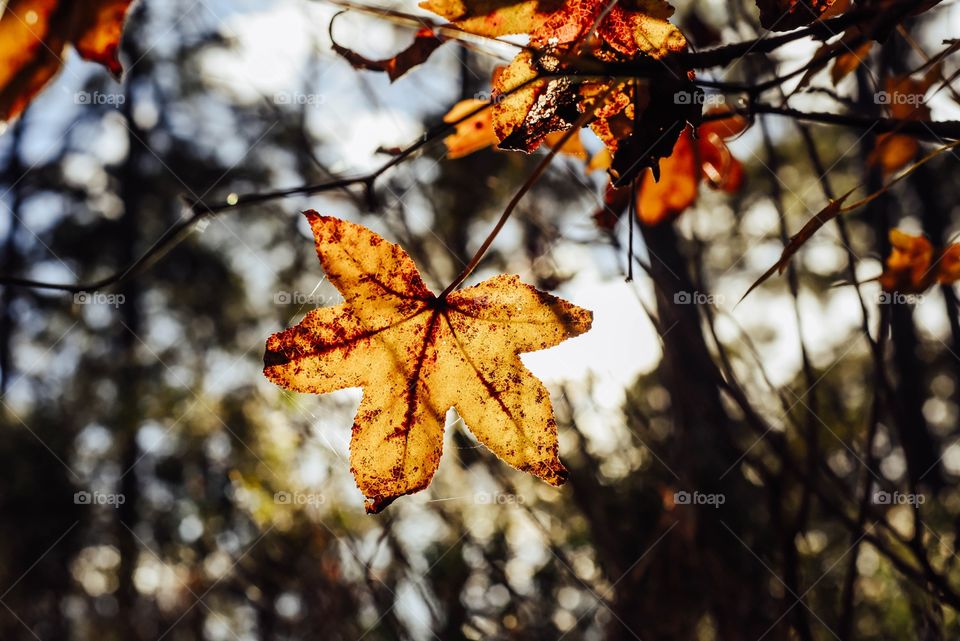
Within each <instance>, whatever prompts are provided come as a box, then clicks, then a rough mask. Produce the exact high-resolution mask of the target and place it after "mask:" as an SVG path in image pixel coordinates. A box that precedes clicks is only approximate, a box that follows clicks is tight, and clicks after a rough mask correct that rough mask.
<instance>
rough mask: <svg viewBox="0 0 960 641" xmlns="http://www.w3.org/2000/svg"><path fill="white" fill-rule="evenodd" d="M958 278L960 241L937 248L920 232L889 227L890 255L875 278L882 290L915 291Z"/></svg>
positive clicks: (959, 273) (959, 277)
mask: <svg viewBox="0 0 960 641" xmlns="http://www.w3.org/2000/svg"><path fill="white" fill-rule="evenodd" d="M958 279H960V245H956V244H954V245H950V246H949V247H947V248H946V249H944V250H943V251H942V252H937V251H936V250H935V249H934V247H933V244H932V243H931V242H930V241H929V240H927V239H926V238H925V237H923V236H913V235H911V234H908V233H906V232H903V231H900V230H899V229H891V230H890V255H889V256H887V260H886V264H885V266H884V270H883V273H882V274H881V275H880V278H879V280H880V286H881V287H883V289H884V291H887V292H899V293H901V294H919V293H921V292H923V291H925V290H926V289H927V288H929V287H930V286H931V285H933V284H934V283H953V282H956V281H957V280H958Z"/></svg>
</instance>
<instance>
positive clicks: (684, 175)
mask: <svg viewBox="0 0 960 641" xmlns="http://www.w3.org/2000/svg"><path fill="white" fill-rule="evenodd" d="M708 113H711V112H708ZM712 113H716V112H715V111H714V112H712ZM746 126H747V120H746V119H745V118H743V117H742V116H739V115H735V114H731V115H730V117H728V118H720V119H713V120H708V121H706V122H704V123H702V124H701V125H700V126H699V127H698V128H697V140H696V141H694V140H693V135H692V133H691V132H692V131H693V129H692V128H691V127H687V129H685V130H684V132H683V133H682V134H681V135H680V137H679V138H678V139H677V142H676V144H675V145H674V147H673V152H672V153H671V154H670V156H668V157H667V158H665V159H663V160H662V161H661V162H660V180H655V179H654V176H653V171H652V170H649V169H648V170H647V171H646V172H645V173H644V176H643V182H642V183H641V185H640V194H639V196H638V199H637V215H638V216H639V217H640V220H641V221H642V222H643V223H644V224H645V225H659V224H660V223H662V222H663V221H665V220H669V219H671V218H673V217H675V216H678V215H680V214H681V213H683V212H684V211H685V210H686V209H687V208H688V207H690V206H691V205H693V203H694V202H696V200H697V192H698V185H699V183H700V180H701V178H702V179H704V180H706V181H707V184H708V185H710V187H712V188H714V189H721V190H723V191H726V192H735V191H737V190H739V189H740V187H741V185H742V184H743V165H741V164H740V161H738V160H737V159H736V158H734V157H733V156H732V155H731V153H730V150H729V148H727V145H726V143H725V142H724V139H725V138H731V137H733V136H736V135H737V134H739V133H740V132H742V131H743V130H744V129H745V128H746Z"/></svg>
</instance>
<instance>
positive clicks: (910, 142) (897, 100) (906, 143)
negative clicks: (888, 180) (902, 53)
mask: <svg viewBox="0 0 960 641" xmlns="http://www.w3.org/2000/svg"><path fill="white" fill-rule="evenodd" d="M940 74H941V68H940V66H939V65H934V66H932V67H930V69H928V70H927V73H926V74H924V75H923V76H922V77H920V78H914V77H911V76H898V77H893V78H887V79H886V82H885V83H884V87H885V89H886V91H883V92H881V93H878V94H877V100H879V101H880V102H881V104H884V105H885V106H886V107H887V108H888V109H889V111H890V115H891V116H893V117H894V118H896V119H898V120H929V119H930V107H929V106H928V105H927V104H926V100H925V95H926V93H927V91H928V90H929V89H930V87H931V86H933V83H934V82H936V80H937V78H939V77H940ZM919 151H920V143H919V142H918V141H917V139H916V138H915V137H913V136H910V135H907V134H901V133H897V132H896V131H892V132H888V133H882V134H879V135H878V136H877V142H876V147H874V148H873V149H872V150H871V151H870V155H869V156H868V157H867V162H868V163H869V164H870V165H873V166H876V167H880V168H881V169H882V170H883V173H884V174H892V173H895V172H897V171H899V170H900V169H903V168H904V167H905V166H906V165H907V164H909V163H910V162H911V161H912V160H913V159H914V158H916V156H917V154H918V153H919Z"/></svg>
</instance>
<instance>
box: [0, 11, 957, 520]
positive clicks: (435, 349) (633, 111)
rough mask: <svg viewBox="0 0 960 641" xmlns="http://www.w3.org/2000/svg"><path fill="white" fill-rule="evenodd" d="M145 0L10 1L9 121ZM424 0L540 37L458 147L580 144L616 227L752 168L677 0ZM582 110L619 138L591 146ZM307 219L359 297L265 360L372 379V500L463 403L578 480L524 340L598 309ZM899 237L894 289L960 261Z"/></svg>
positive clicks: (777, 18) (358, 459)
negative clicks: (527, 361) (604, 181)
mask: <svg viewBox="0 0 960 641" xmlns="http://www.w3.org/2000/svg"><path fill="white" fill-rule="evenodd" d="M131 2H132V0H85V1H83V2H80V1H73V2H71V1H69V0H8V2H7V3H6V4H5V6H3V8H2V9H0V10H2V12H3V13H2V14H0V122H5V121H9V120H11V119H13V118H15V117H17V116H18V115H19V114H20V113H21V112H22V111H23V110H24V109H25V107H26V105H27V104H28V103H29V102H30V100H32V99H33V98H34V97H35V96H36V95H37V94H38V93H39V92H40V91H41V90H42V89H43V87H44V86H45V85H46V84H47V83H48V82H49V81H50V80H51V79H52V78H53V77H54V76H55V75H56V73H57V72H58V70H59V69H60V68H61V67H62V65H63V57H64V55H65V54H66V53H67V51H68V49H69V48H71V47H72V48H73V49H75V50H76V51H77V52H79V54H80V55H81V56H82V57H84V58H86V59H88V60H92V61H96V62H99V63H100V64H103V65H104V66H106V67H107V68H108V69H109V70H110V71H111V72H112V73H113V74H114V75H118V74H119V73H120V71H121V65H120V62H119V59H118V56H117V52H118V48H119V43H120V38H121V35H122V29H123V24H124V20H125V17H126V14H127V13H128V10H129V7H130V4H131ZM758 5H759V7H760V9H761V23H762V24H763V25H764V26H765V27H767V28H770V29H788V28H793V27H796V26H799V25H801V24H808V23H809V22H811V21H812V20H814V19H817V18H818V17H824V16H827V15H829V14H831V13H834V14H835V13H837V12H841V11H843V10H844V7H845V6H846V0H836V2H835V1H834V0H758ZM421 6H422V7H423V8H425V9H427V10H429V11H432V12H434V13H435V14H437V15H440V16H442V17H443V18H444V19H446V20H448V21H450V23H451V24H452V25H453V27H455V28H458V29H461V30H463V31H465V32H469V33H471V34H475V35H479V36H485V37H493V38H495V37H500V36H506V35H517V34H524V35H527V36H529V45H528V46H525V47H522V48H521V50H520V52H519V53H518V54H517V56H516V58H514V60H513V61H512V62H511V63H510V64H508V65H506V66H503V67H500V68H498V69H497V70H496V71H495V73H494V75H493V79H492V87H493V92H492V100H491V101H481V100H467V101H463V102H461V103H459V104H457V105H455V106H454V107H453V109H452V110H451V111H450V112H449V113H448V114H447V115H446V117H445V120H446V121H447V122H448V123H449V124H450V125H451V127H452V128H453V133H452V134H451V135H449V136H448V137H447V138H446V145H447V148H448V156H449V157H450V158H459V157H463V156H466V155H468V154H471V153H473V152H476V151H479V150H481V149H485V148H488V147H496V148H498V149H502V150H519V151H524V152H528V153H529V152H533V151H535V150H537V149H538V148H539V147H540V146H541V145H547V146H549V147H550V148H552V149H555V150H556V151H557V152H558V153H563V154H566V155H569V156H571V157H574V158H577V159H580V160H582V161H583V162H584V163H585V164H586V169H587V170H591V171H592V170H606V171H607V172H608V174H609V176H610V183H609V186H608V188H607V193H606V198H605V200H606V203H607V209H606V212H607V213H610V212H612V213H613V215H612V216H607V215H600V216H598V217H597V222H598V224H601V225H604V226H612V225H614V224H615V223H616V220H617V217H618V216H619V215H620V213H622V212H623V211H624V210H626V209H628V208H630V205H633V208H635V210H636V212H637V215H638V216H639V218H640V220H641V221H642V222H643V223H644V224H647V225H658V224H664V223H666V222H668V221H670V220H672V219H674V218H675V217H676V216H678V215H680V214H681V213H682V212H683V211H685V210H686V209H687V208H689V207H690V206H691V205H692V204H693V203H694V202H695V201H696V199H697V196H698V193H699V189H700V185H701V183H706V184H707V185H708V186H709V187H710V188H712V189H717V190H721V191H724V192H729V193H732V192H736V191H738V190H739V189H740V188H741V186H742V184H743V180H744V169H743V166H742V164H741V163H740V162H739V161H738V160H737V159H736V158H734V156H733V155H732V154H731V152H730V149H729V148H728V147H727V142H728V141H729V140H731V139H732V138H734V137H736V136H738V135H739V134H740V133H741V132H742V131H744V129H746V127H747V126H748V124H749V123H748V121H747V119H746V118H744V117H743V116H741V115H738V114H737V113H735V112H734V111H733V110H723V109H715V110H708V111H707V112H706V113H701V104H702V102H703V101H702V100H701V98H702V93H701V90H700V89H698V88H697V86H696V85H695V84H694V82H693V74H692V72H690V71H687V70H684V69H681V68H680V67H679V65H678V64H676V62H675V59H674V56H673V55H672V54H677V53H680V52H683V51H685V50H686V49H687V42H686V39H685V37H684V36H683V34H682V33H681V32H680V30H679V29H678V28H677V27H676V26H675V25H673V24H672V23H671V22H670V21H669V18H670V16H671V15H672V13H673V9H672V7H671V6H670V5H669V4H667V2H666V1H665V0H634V1H629V2H628V1H625V0H624V1H621V2H618V3H613V4H612V5H611V3H609V2H607V1H606V0H569V1H566V2H563V1H558V0H513V1H509V0H507V1H500V0H498V1H493V2H491V1H489V0H425V1H424V2H423V3H422V4H421ZM861 35H862V34H859V33H858V32H857V30H856V28H851V29H850V30H848V32H846V33H845V34H844V35H843V37H842V39H841V41H840V43H833V44H830V45H825V49H824V50H827V51H829V47H836V46H840V45H841V44H842V45H845V46H848V47H850V46H853V47H855V48H853V49H852V50H851V51H850V52H848V53H845V54H844V55H841V56H838V57H837V59H836V61H835V63H834V68H833V77H834V80H835V81H839V80H840V79H841V78H842V77H843V76H844V75H845V74H847V73H849V72H850V71H851V70H852V69H854V68H855V67H856V65H857V64H859V61H860V57H862V56H863V55H866V53H867V51H868V49H869V46H870V45H869V41H866V42H861V41H862V40H863V38H862V37H861ZM445 40H446V38H445V37H442V36H439V35H437V34H436V33H434V30H433V29H429V28H425V29H421V30H420V31H418V33H417V34H416V36H415V39H414V42H413V44H412V45H411V46H410V47H408V48H407V49H405V50H404V51H402V52H401V53H400V54H398V55H397V56H394V57H392V58H389V59H386V60H371V59H369V58H366V57H364V56H362V55H359V54H357V53H355V52H353V51H351V50H349V49H346V48H344V47H341V46H339V45H338V44H334V49H335V50H336V51H337V53H338V54H340V55H342V56H344V57H345V58H346V59H347V60H349V61H350V63H351V64H353V65H354V66H355V67H358V68H362V69H370V70H377V71H382V72H385V73H387V74H388V75H389V77H390V78H391V80H393V79H396V78H398V77H400V76H401V75H403V73H405V72H406V71H407V70H408V69H410V68H412V67H413V66H416V65H418V64H421V63H423V62H425V61H426V60H427V59H428V58H429V56H430V55H431V53H432V52H433V51H434V50H436V49H437V48H438V47H439V46H441V45H442V44H443V43H444V42H445ZM824 50H821V51H824ZM818 55H819V54H818ZM637 61H642V62H646V63H656V64H648V66H647V67H646V71H645V73H644V74H643V78H642V79H640V78H630V77H629V74H627V75H625V76H624V77H625V78H626V79H622V77H620V76H610V75H609V74H606V73H604V70H605V69H606V66H607V65H614V66H616V65H621V66H623V65H629V64H631V63H635V62H637ZM939 76H940V73H939V70H938V69H936V68H931V69H930V70H928V72H927V73H926V74H925V75H924V77H923V78H921V79H915V78H912V77H903V78H895V79H889V80H887V82H886V89H887V93H888V95H890V96H892V97H893V98H892V99H891V100H889V102H888V107H889V110H890V113H891V115H892V116H893V117H895V118H898V119H902V120H923V119H927V118H929V112H928V111H927V110H926V107H925V106H923V100H922V99H923V96H924V95H925V93H926V92H927V90H928V89H929V88H930V87H931V86H932V84H933V82H934V80H935V79H936V78H938V77H939ZM678 96H683V97H685V99H682V100H681V99H678ZM903 97H906V98H905V99H904V98H903ZM580 127H589V128H590V129H591V130H592V131H593V133H594V134H596V136H597V137H598V138H599V139H600V140H601V141H602V142H603V145H604V149H603V150H602V151H600V152H598V153H597V154H594V155H593V157H590V156H589V154H588V153H587V151H586V148H585V146H584V144H583V141H582V140H581V138H580V137H579V131H577V129H579V128H580ZM917 153H918V145H917V141H916V139H914V138H912V137H910V136H907V135H904V134H900V133H898V132H896V131H893V132H890V133H886V134H883V135H882V136H880V137H879V142H878V145H877V147H876V149H875V150H874V153H873V155H872V156H871V159H870V162H872V163H874V164H875V165H876V166H878V167H880V168H882V170H883V171H884V172H885V173H893V172H896V171H898V170H900V169H902V168H903V167H905V166H906V165H907V164H908V163H909V162H910V161H912V160H913V159H914V158H915V157H916V155H917ZM634 198H635V200H634ZM631 201H632V202H631ZM841 205H842V200H841V201H835V202H833V203H831V205H830V207H828V210H829V211H828V215H824V216H818V217H817V219H815V220H814V221H811V223H808V225H807V226H805V228H804V230H801V233H799V234H798V235H797V236H795V238H794V239H793V240H792V241H791V244H790V245H789V246H788V247H787V248H785V251H784V257H783V258H782V260H781V262H780V263H778V265H775V266H774V268H773V269H774V270H775V269H777V268H778V267H779V268H781V269H782V266H783V264H784V262H785V261H786V260H789V258H790V256H792V255H793V254H794V253H795V252H796V250H797V248H798V247H799V245H800V244H802V242H804V241H805V239H806V238H809V236H810V235H812V233H813V232H815V231H816V230H817V229H819V227H820V226H822V224H823V223H825V221H826V220H828V219H829V218H830V217H832V216H836V215H839V214H840V213H841ZM618 212H619V213H618ZM307 219H308V221H309V223H310V227H311V229H312V231H313V234H314V238H315V242H316V248H317V254H318V256H319V258H320V262H321V263H322V265H323V268H324V271H325V273H326V275H327V277H328V279H329V280H330V282H331V283H333V284H334V285H335V286H336V287H337V289H338V290H339V291H340V292H341V293H342V294H343V296H344V302H343V304H341V305H338V306H335V307H327V308H320V309H315V310H313V311H311V312H310V313H309V314H307V316H306V317H305V318H304V319H303V321H302V322H301V323H299V324H298V325H296V326H294V327H291V328H289V329H287V330H285V331H283V332H280V333H278V334H275V335H274V336H272V337H271V338H270V339H269V340H268V341H267V345H266V352H265V357H264V364H265V368H264V373H265V375H266V376H267V378H268V379H270V380H271V381H273V382H275V383H276V384H278V385H280V386H283V387H285V388H287V389H290V390H295V391H299V392H312V393H317V394H321V393H327V392H332V391H334V390H338V389H343V388H348V387H362V388H363V389H364V394H363V400H362V401H361V404H360V407H359V409H358V411H357V415H356V418H355V422H354V426H353V433H352V438H351V445H350V459H351V467H352V471H353V474H354V476H355V478H356V481H357V485H358V486H359V488H360V489H361V490H362V491H363V493H364V495H365V496H366V497H367V500H368V502H367V509H368V511H371V512H377V511H380V510H382V509H383V508H384V507H386V506H387V505H389V504H390V503H391V502H392V501H393V500H395V499H396V498H397V497H399V496H402V495H404V494H410V493H413V492H416V491H419V490H421V489H423V488H424V487H426V486H427V485H428V484H429V483H430V480H431V479H432V477H433V475H434V472H435V471H436V469H437V467H438V464H439V460H440V454H441V447H442V442H443V430H444V425H445V421H446V414H447V412H448V410H449V409H450V408H456V410H457V412H458V413H459V415H460V417H461V418H462V419H463V420H464V422H465V424H466V425H467V426H468V427H469V429H470V430H471V432H472V433H473V434H474V435H475V436H476V437H477V438H478V439H479V440H480V441H481V442H482V443H484V444H485V445H486V446H487V447H488V448H489V449H490V450H492V451H493V452H494V453H496V454H497V456H499V457H500V458H501V459H503V460H504V461H506V462H507V463H509V464H510V465H512V466H514V467H516V468H517V469H520V470H524V471H527V472H529V473H531V474H533V475H535V476H537V477H539V478H541V479H543V480H544V481H546V482H548V483H550V484H553V485H559V484H561V483H563V481H564V479H565V478H566V470H565V469H564V467H563V465H562V464H561V463H560V459H559V455H558V444H557V427H556V422H555V419H554V415H553V410H552V407H551V403H550V397H549V394H548V393H547V391H546V389H545V388H544V386H543V384H542V383H541V382H540V381H539V380H538V379H537V378H536V377H534V376H533V375H532V374H531V373H530V372H529V371H527V369H526V368H525V367H524V366H523V364H522V363H521V361H520V359H519V356H518V355H519V354H521V353H525V352H530V351H535V350H539V349H546V348H549V347H552V346H554V345H556V344H558V343H560V342H562V341H564V340H566V339H567V338H571V337H573V336H576V335H579V334H582V333H583V332H585V331H587V330H588V329H589V328H590V325H591V322H592V315H591V313H590V312H589V311H587V310H584V309H581V308H579V307H577V306H575V305H572V304H571V303H568V302H566V301H564V300H561V299H559V298H556V297H554V296H551V295H550V294H547V293H544V292H541V291H538V290H536V289H535V288H533V287H531V286H529V285H526V284H524V283H522V282H520V280H519V279H518V278H517V277H516V276H497V277H494V278H491V279H489V280H486V281H484V282H483V283H480V284H479V285H476V286H473V287H469V288H466V289H463V290H459V291H453V292H451V293H449V294H446V295H442V296H439V297H438V296H435V295H434V294H433V293H432V292H431V291H430V290H429V289H427V287H426V285H425V284H424V283H423V280H422V279H421V277H420V274H419V272H418V270H417V268H416V266H415V265H414V263H413V261H412V260H411V259H410V257H409V256H408V255H407V254H406V253H405V252H404V251H403V250H402V249H401V248H400V247H398V246H397V245H394V244H391V243H389V242H387V241H386V240H384V239H383V238H381V237H380V236H378V235H376V234H375V233H373V232H372V231H370V230H369V229H366V228H364V227H361V226H359V225H355V224H352V223H348V222H346V221H343V220H339V219H337V218H332V217H326V216H320V215H318V214H316V213H315V212H312V211H311V212H307ZM890 241H891V245H892V251H891V254H890V256H889V257H888V259H887V262H886V268H885V269H884V271H883V274H882V275H881V276H880V277H879V281H880V283H881V285H882V287H883V288H884V289H886V290H888V291H901V292H904V293H916V292H920V291H923V290H925V289H926V288H928V287H930V286H931V285H933V284H934V283H938V282H939V283H950V282H954V281H956V280H957V279H958V278H960V245H951V246H949V247H947V248H946V249H944V250H942V251H937V250H935V249H934V248H933V246H932V245H931V243H930V242H929V241H928V240H926V239H925V238H923V237H917V236H910V235H908V234H905V233H903V232H900V231H897V230H895V231H893V232H892V233H891V237H890ZM768 274H769V273H768ZM764 278H766V276H765V277H764Z"/></svg>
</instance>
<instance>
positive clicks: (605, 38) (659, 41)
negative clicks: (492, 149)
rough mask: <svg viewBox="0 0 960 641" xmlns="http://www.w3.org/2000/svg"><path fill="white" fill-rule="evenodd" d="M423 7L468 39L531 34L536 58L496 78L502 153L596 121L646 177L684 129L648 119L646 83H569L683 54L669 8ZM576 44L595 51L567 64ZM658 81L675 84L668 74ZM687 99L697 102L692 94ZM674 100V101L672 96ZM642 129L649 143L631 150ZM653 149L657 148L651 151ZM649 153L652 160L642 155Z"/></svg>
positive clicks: (522, 59)
mask: <svg viewBox="0 0 960 641" xmlns="http://www.w3.org/2000/svg"><path fill="white" fill-rule="evenodd" d="M420 6H421V7H423V8H425V9H428V10H430V11H433V12H435V13H438V14H439V15H441V16H444V17H445V18H447V19H449V20H451V21H453V23H454V24H455V25H456V26H458V27H460V28H461V29H463V30H465V31H468V32H470V33H474V34H478V35H483V36H489V37H496V36H502V35H508V34H529V36H530V44H531V49H527V50H524V51H522V52H521V53H520V54H519V55H518V56H517V57H516V58H515V59H514V60H513V62H512V63H510V65H508V66H506V67H503V68H500V69H498V70H497V72H496V73H495V75H494V81H493V88H494V98H495V103H496V104H495V105H494V110H493V126H494V131H495V132H496V134H497V137H498V138H499V140H500V145H499V146H500V148H501V149H514V150H520V151H525V152H531V151H533V150H535V149H536V148H537V147H539V146H540V144H541V143H542V142H543V141H544V140H545V139H546V138H547V136H548V135H550V134H553V133H555V132H562V131H566V130H568V129H569V128H570V127H571V126H573V124H574V123H575V122H576V121H577V120H578V119H579V118H580V116H581V115H582V114H584V113H590V114H592V116H591V121H590V122H589V123H588V124H589V125H590V126H591V127H592V128H593V129H594V131H595V132H596V133H597V134H598V135H599V136H600V138H601V139H602V140H603V141H604V143H605V144H606V145H607V147H608V148H609V149H610V151H611V154H615V153H616V151H617V149H618V148H619V146H620V143H621V142H624V143H626V147H627V148H628V150H629V151H628V152H626V153H625V154H624V155H621V161H620V162H621V164H623V163H624V162H628V164H631V165H633V164H634V162H633V160H634V159H635V158H636V157H638V156H639V157H642V163H647V164H641V165H640V166H639V168H638V169H637V171H639V169H642V168H643V167H644V166H649V164H650V163H651V162H655V160H650V159H649V158H648V156H649V155H652V157H654V158H655V159H659V158H660V157H662V156H665V155H668V154H669V153H670V150H671V149H672V148H673V143H674V141H675V140H676V137H677V136H678V135H679V133H680V131H682V130H683V127H684V126H685V125H686V122H680V123H671V124H670V125H668V126H667V125H665V123H661V122H658V121H657V114H656V113H654V114H652V115H651V116H650V117H649V118H648V117H646V116H645V115H643V114H641V112H642V111H643V110H644V109H645V108H646V106H647V104H648V102H649V101H648V100H646V99H645V98H644V97H643V96H642V95H641V94H644V92H645V91H646V86H645V82H641V81H632V82H624V81H622V80H615V79H609V80H600V81H590V82H584V83H575V82H573V81H572V80H571V79H570V75H569V74H565V72H567V71H570V70H571V65H574V64H576V65H578V69H579V70H580V71H582V70H583V69H584V68H586V67H589V66H590V64H593V63H599V62H625V61H630V60H636V59H638V58H647V59H658V60H661V59H665V58H667V57H668V56H669V55H670V54H671V53H675V52H679V51H683V50H685V49H686V46H687V42H686V39H685V38H684V37H683V34H682V33H680V30H679V29H678V28H677V27H676V26H675V25H673V24H671V23H670V22H669V20H668V18H669V17H670V16H671V15H672V14H673V8H672V7H671V6H670V5H669V4H668V3H667V2H665V1H664V0H624V1H622V2H619V3H614V4H612V5H611V4H610V3H607V2H606V1H605V0H572V1H570V2H551V1H549V0H539V1H538V0H522V1H517V0H513V1H511V0H426V1H425V2H422V3H421V5H420ZM573 43H589V44H588V45H586V46H584V48H583V51H582V52H580V53H579V55H576V56H570V55H569V54H570V53H571V46H570V45H572V44H573ZM657 73H660V74H666V73H669V74H670V75H674V76H675V75H677V72H676V71H675V70H672V69H670V65H666V64H665V65H664V68H663V69H658V70H657ZM680 75H684V76H685V74H680ZM687 80H689V79H687ZM640 85H644V86H642V87H641V86H640ZM685 89H687V88H686V87H685ZM689 91H690V94H691V95H694V94H695V93H696V89H695V88H694V87H692V85H691V86H690V87H689ZM644 95H645V94H644ZM667 99H668V100H669V99H672V93H671V96H670V98H667ZM681 111H683V110H681ZM635 125H636V127H637V130H638V131H641V132H643V134H638V136H637V138H639V140H629V141H628V140H627V139H628V138H629V137H630V136H631V135H632V134H633V129H634V126H635ZM654 130H656V131H657V133H656V134H655V135H654V137H653V138H652V139H651V140H647V139H646V134H647V132H650V131H654ZM663 133H666V134H667V137H669V136H671V135H672V138H670V139H669V140H668V139H667V137H664V136H662V134H663ZM654 142H655V143H658V146H656V147H655V148H653V149H651V143H654ZM648 149H649V150H650V154H646V153H645V152H646V151H647V150H648Z"/></svg>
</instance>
